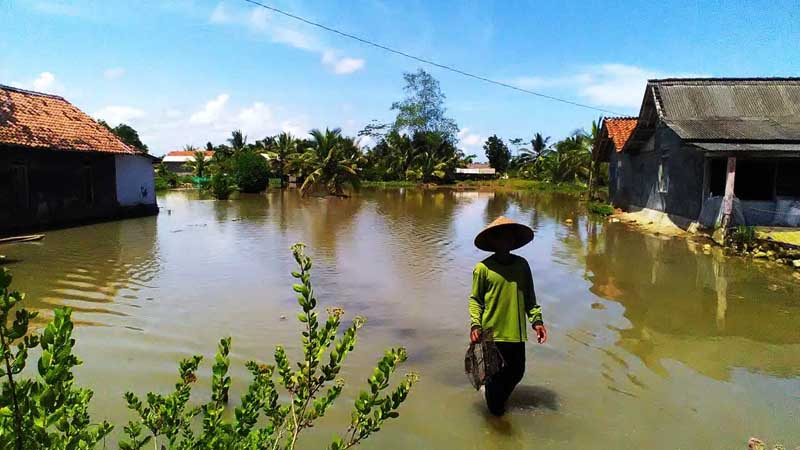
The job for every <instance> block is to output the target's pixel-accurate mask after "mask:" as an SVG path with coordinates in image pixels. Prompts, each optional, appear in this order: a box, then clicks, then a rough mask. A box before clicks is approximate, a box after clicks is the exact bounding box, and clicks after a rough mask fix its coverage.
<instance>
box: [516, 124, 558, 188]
mask: <svg viewBox="0 0 800 450" xmlns="http://www.w3.org/2000/svg"><path fill="white" fill-rule="evenodd" d="M549 142H550V136H547V137H544V136H542V134H541V133H536V134H535V135H534V136H533V139H531V142H530V148H521V149H520V150H519V154H518V155H517V157H516V158H515V159H516V160H515V161H514V165H515V166H516V167H517V169H518V170H519V172H520V173H522V174H524V176H527V177H529V178H530V177H533V176H534V175H535V174H536V172H537V169H538V167H537V163H538V162H539V158H540V157H541V156H542V154H543V153H545V151H546V150H547V148H548V147H549Z"/></svg>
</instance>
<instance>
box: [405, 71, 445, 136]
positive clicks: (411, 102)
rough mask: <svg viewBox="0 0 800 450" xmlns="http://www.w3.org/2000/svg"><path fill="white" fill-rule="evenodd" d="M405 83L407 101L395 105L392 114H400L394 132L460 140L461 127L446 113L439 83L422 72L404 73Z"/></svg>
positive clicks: (443, 96)
mask: <svg viewBox="0 0 800 450" xmlns="http://www.w3.org/2000/svg"><path fill="white" fill-rule="evenodd" d="M403 79H404V80H405V82H406V85H405V87H404V88H403V91H404V92H405V98H404V99H403V100H402V101H399V102H395V103H392V108H391V109H392V111H397V118H395V121H394V124H393V126H392V129H393V130H395V131H404V132H407V133H408V134H410V135H413V134H415V133H420V132H422V133H429V132H433V133H438V134H440V135H442V137H444V138H445V139H446V140H448V141H450V142H456V141H457V139H458V138H457V135H458V125H456V122H455V121H454V120H453V119H450V118H449V117H447V116H446V115H445V114H446V113H447V108H445V106H444V101H445V98H446V97H445V95H444V93H443V92H442V90H441V88H440V87H439V81H438V80H436V78H434V77H433V76H431V74H429V73H428V72H426V71H425V70H423V69H418V70H417V71H416V72H413V73H404V74H403Z"/></svg>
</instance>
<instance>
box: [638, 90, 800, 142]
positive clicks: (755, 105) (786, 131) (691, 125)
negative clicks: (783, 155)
mask: <svg viewBox="0 0 800 450" xmlns="http://www.w3.org/2000/svg"><path fill="white" fill-rule="evenodd" d="M648 85H649V86H648V87H651V88H652V89H653V92H654V96H655V100H656V102H657V104H656V109H657V110H658V112H659V115H660V118H661V119H662V120H663V121H664V123H666V124H667V125H668V126H669V127H670V128H672V129H673V130H675V132H676V133H677V134H678V135H679V136H680V137H681V138H682V139H684V140H687V141H694V140H703V141H709V140H718V141H789V142H793V141H798V142H800V78H702V79H697V78H693V79H664V80H650V81H649V82H648Z"/></svg>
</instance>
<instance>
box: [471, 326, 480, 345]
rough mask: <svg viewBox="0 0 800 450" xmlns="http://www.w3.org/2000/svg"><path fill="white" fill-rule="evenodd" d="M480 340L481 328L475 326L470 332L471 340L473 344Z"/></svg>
mask: <svg viewBox="0 0 800 450" xmlns="http://www.w3.org/2000/svg"><path fill="white" fill-rule="evenodd" d="M480 340H481V329H480V328H478V327H475V328H473V329H472V330H471V331H470V332H469V341H470V342H471V343H473V344H477V343H478V341H480Z"/></svg>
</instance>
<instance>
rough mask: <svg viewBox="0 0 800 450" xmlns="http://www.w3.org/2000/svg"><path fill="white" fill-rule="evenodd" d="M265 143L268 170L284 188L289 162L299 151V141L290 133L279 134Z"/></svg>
mask: <svg viewBox="0 0 800 450" xmlns="http://www.w3.org/2000/svg"><path fill="white" fill-rule="evenodd" d="M265 141H266V142H265V144H266V145H265V146H264V147H265V148H266V149H267V155H268V156H269V165H270V168H271V169H272V170H273V172H274V173H275V174H276V175H277V177H278V178H279V179H280V180H281V183H280V184H281V186H284V185H285V184H286V181H287V180H286V174H287V173H288V167H289V160H290V159H291V158H292V157H293V155H295V154H297V153H298V152H299V151H300V140H299V139H297V138H295V137H294V136H292V135H291V134H290V133H281V134H279V135H278V136H275V137H273V138H268V139H265Z"/></svg>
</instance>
